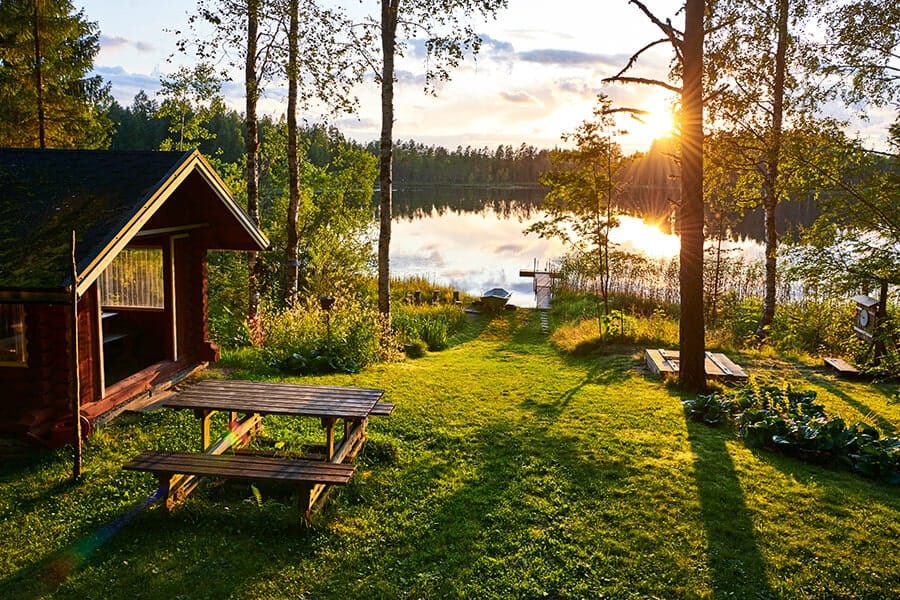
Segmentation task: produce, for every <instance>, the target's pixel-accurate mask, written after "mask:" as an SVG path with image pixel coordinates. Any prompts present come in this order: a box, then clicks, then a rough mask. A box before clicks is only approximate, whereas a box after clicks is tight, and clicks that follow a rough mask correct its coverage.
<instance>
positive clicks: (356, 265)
mask: <svg viewBox="0 0 900 600" xmlns="http://www.w3.org/2000/svg"><path fill="white" fill-rule="evenodd" d="M260 136H261V138H262V139H263V144H262V146H261V149H260V164H261V170H260V214H261V220H262V228H263V230H264V231H265V232H266V234H267V235H268V236H269V239H270V240H271V241H272V245H273V247H274V248H275V250H273V251H272V252H268V253H265V254H262V255H261V256H260V272H259V274H258V276H259V278H260V281H261V286H260V287H261V288H262V289H265V290H268V291H269V297H270V298H271V300H272V301H273V302H280V300H277V298H283V297H284V294H281V293H280V291H281V289H282V287H283V286H282V283H283V282H282V280H283V277H284V265H285V261H286V260H287V256H288V253H287V228H286V222H287V214H288V201H289V196H288V171H287V126H286V124H285V123H284V122H283V121H281V122H277V123H275V122H272V121H271V120H266V119H264V120H263V121H261V123H260ZM300 138H301V139H300V142H299V144H300V146H301V147H302V148H303V151H302V158H301V165H300V187H301V192H300V195H301V198H300V206H299V209H298V217H297V220H298V222H297V230H298V234H299V244H300V245H299V250H298V256H299V263H300V264H299V274H298V279H299V283H298V287H299V289H298V292H299V294H300V295H301V296H303V295H308V296H312V297H315V296H323V295H334V294H335V293H336V291H337V290H344V289H351V290H358V289H361V288H363V287H364V286H365V284H366V281H367V278H368V276H369V274H370V272H371V265H372V240H371V232H370V226H371V220H372V214H371V198H372V188H373V183H374V180H375V173H376V164H375V158H374V157H373V156H372V155H370V154H369V153H368V152H366V151H365V150H363V149H362V148H361V147H359V146H357V145H355V144H352V143H350V142H348V141H347V140H346V139H345V138H344V137H343V136H342V135H341V134H340V133H339V132H338V131H337V130H336V129H334V128H324V127H321V126H317V127H308V128H304V129H302V130H301V132H300Z"/></svg>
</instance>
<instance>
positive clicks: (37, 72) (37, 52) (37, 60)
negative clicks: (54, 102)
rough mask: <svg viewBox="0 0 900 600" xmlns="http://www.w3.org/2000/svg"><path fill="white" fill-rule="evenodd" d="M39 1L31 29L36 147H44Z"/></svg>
mask: <svg viewBox="0 0 900 600" xmlns="http://www.w3.org/2000/svg"><path fill="white" fill-rule="evenodd" d="M39 1H40V0H34V23H33V25H34V27H33V29H32V34H33V35H34V87H35V91H36V92H37V111H38V147H39V148H46V147H47V135H46V132H45V128H44V121H45V116H44V72H43V68H42V65H41V63H42V62H43V57H42V56H41V32H40V25H39V23H38V19H39V18H40V14H39V13H38V2H39Z"/></svg>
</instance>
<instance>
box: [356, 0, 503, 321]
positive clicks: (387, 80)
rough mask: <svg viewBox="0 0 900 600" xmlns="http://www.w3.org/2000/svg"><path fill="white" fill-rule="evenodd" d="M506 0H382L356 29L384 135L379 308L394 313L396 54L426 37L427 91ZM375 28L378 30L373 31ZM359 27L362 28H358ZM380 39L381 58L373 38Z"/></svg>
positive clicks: (475, 45) (475, 42)
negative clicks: (479, 21) (477, 23)
mask: <svg viewBox="0 0 900 600" xmlns="http://www.w3.org/2000/svg"><path fill="white" fill-rule="evenodd" d="M507 1H508V0H381V14H380V16H379V17H378V18H376V17H374V16H370V17H369V18H368V19H366V20H365V21H364V22H363V23H360V24H359V27H357V28H354V29H353V30H352V32H353V33H355V34H356V35H357V41H358V45H359V49H360V51H361V56H362V60H363V61H364V63H366V64H368V65H369V67H370V68H371V69H372V70H373V71H374V72H375V73H376V81H377V82H378V83H379V84H380V86H381V135H380V137H379V175H378V182H379V188H380V190H381V191H380V201H379V206H378V209H379V229H378V310H379V311H380V312H381V314H382V315H384V316H385V318H387V319H388V320H389V319H390V314H391V292H390V245H391V217H392V214H391V213H392V196H393V191H392V185H393V173H392V162H393V131H394V118H395V115H394V82H395V81H396V72H395V59H396V58H397V56H402V54H403V51H404V49H405V44H406V40H409V39H411V38H419V39H423V38H424V40H425V49H426V51H427V54H428V59H427V71H426V90H428V91H431V92H433V91H434V84H435V83H436V82H438V81H445V80H447V79H449V77H450V70H451V69H453V68H454V67H456V66H458V65H459V63H460V62H461V61H462V60H463V58H464V56H465V54H466V52H471V53H473V54H474V53H477V52H478V49H479V47H480V45H481V39H480V38H479V37H478V35H477V34H476V33H475V30H474V29H473V28H472V21H473V17H474V16H475V15H476V14H477V15H479V16H481V17H483V18H487V17H490V16H493V15H495V14H496V13H497V11H498V10H500V9H501V8H504V7H506V5H507ZM373 31H377V32H378V34H377V35H373V33H372V32H373ZM357 32H361V33H357ZM374 40H378V41H379V42H380V48H379V49H380V60H379V58H378V57H377V54H378V53H377V51H373V48H372V42H373V41H374Z"/></svg>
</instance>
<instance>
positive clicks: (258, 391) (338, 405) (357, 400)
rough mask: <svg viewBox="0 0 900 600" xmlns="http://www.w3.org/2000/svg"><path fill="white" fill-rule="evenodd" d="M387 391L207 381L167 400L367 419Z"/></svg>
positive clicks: (168, 404) (199, 406)
mask: <svg viewBox="0 0 900 600" xmlns="http://www.w3.org/2000/svg"><path fill="white" fill-rule="evenodd" d="M383 395H384V391H383V390H377V389H368V388H342V387H336V386H307V385H293V384H273V383H258V382H243V381H232V380H204V381H201V382H198V383H196V384H194V385H192V386H190V387H188V388H186V389H185V390H184V391H182V392H180V393H179V394H178V395H177V396H175V397H173V398H171V399H169V400H166V401H165V402H164V403H163V406H166V407H169V408H194V409H206V410H229V411H239V412H261V413H267V414H284V415H297V416H313V417H337V418H363V417H366V416H368V414H369V412H371V410H372V408H373V407H374V405H375V403H376V402H377V401H378V400H379V399H380V398H381V397H382V396H383Z"/></svg>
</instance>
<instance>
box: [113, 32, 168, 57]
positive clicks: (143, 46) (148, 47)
mask: <svg viewBox="0 0 900 600" xmlns="http://www.w3.org/2000/svg"><path fill="white" fill-rule="evenodd" d="M100 47H101V49H103V50H127V49H129V48H134V49H135V50H137V51H138V52H144V53H152V52H155V51H156V47H155V46H154V45H153V44H151V43H149V42H142V41H132V40H129V39H126V38H123V37H120V36H114V35H104V34H101V35H100Z"/></svg>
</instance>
